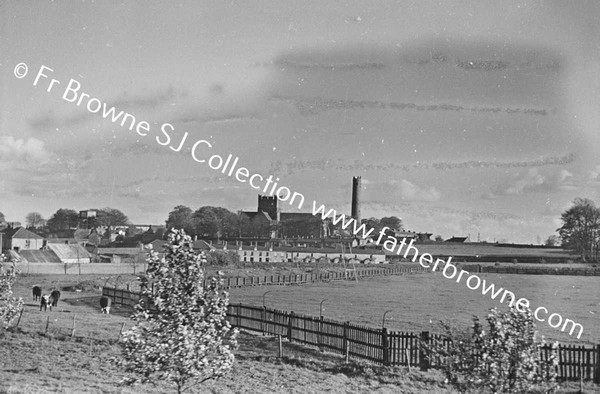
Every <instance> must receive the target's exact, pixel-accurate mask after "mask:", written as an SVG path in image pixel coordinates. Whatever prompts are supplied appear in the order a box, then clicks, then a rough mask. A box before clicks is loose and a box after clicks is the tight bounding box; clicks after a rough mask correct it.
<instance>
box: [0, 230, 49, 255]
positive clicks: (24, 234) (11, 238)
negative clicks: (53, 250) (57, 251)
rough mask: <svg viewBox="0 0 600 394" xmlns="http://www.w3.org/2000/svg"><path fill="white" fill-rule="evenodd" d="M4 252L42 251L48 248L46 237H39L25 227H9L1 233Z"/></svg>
mask: <svg viewBox="0 0 600 394" xmlns="http://www.w3.org/2000/svg"><path fill="white" fill-rule="evenodd" d="M0 238H1V239H2V242H1V243H2V250H14V251H16V252H19V251H20V250H29V249H33V250H36V249H41V248H43V247H44V246H46V240H45V239H44V237H42V236H40V235H37V234H35V233H33V232H31V231H29V230H27V229H26V228H24V227H7V228H6V229H4V230H2V231H1V232H0Z"/></svg>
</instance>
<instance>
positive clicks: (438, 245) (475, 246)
mask: <svg viewBox="0 0 600 394" xmlns="http://www.w3.org/2000/svg"><path fill="white" fill-rule="evenodd" d="M415 246H416V247H417V249H419V252H421V253H430V254H432V255H444V256H476V255H498V256H516V258H517V259H518V256H523V257H527V256H536V257H540V258H544V257H553V258H564V259H565V260H567V259H573V260H574V259H576V258H577V257H578V255H577V254H575V253H573V252H572V251H569V250H565V249H558V248H545V247H542V246H540V247H537V248H519V247H511V246H497V245H496V244H487V243H478V242H474V243H451V242H431V243H422V244H416V245H415Z"/></svg>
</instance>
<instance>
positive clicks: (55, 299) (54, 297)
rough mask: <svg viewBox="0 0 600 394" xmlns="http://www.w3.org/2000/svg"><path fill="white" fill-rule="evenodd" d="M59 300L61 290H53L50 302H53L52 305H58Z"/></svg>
mask: <svg viewBox="0 0 600 394" xmlns="http://www.w3.org/2000/svg"><path fill="white" fill-rule="evenodd" d="M58 300H60V291H58V290H52V293H50V302H51V303H52V306H58Z"/></svg>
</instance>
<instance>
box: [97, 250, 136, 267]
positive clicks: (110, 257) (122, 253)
mask: <svg viewBox="0 0 600 394" xmlns="http://www.w3.org/2000/svg"><path fill="white" fill-rule="evenodd" d="M98 255H99V256H100V259H101V260H103V261H108V262H111V263H116V264H120V263H143V262H144V261H145V259H146V251H145V250H144V249H143V248H142V247H136V248H104V247H99V248H98Z"/></svg>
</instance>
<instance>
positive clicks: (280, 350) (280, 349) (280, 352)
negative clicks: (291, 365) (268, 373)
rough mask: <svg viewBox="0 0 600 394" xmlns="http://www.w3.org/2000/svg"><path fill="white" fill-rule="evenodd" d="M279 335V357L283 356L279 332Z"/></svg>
mask: <svg viewBox="0 0 600 394" xmlns="http://www.w3.org/2000/svg"><path fill="white" fill-rule="evenodd" d="M278 336H279V358H282V357H283V343H282V342H281V334H279V335H278Z"/></svg>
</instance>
